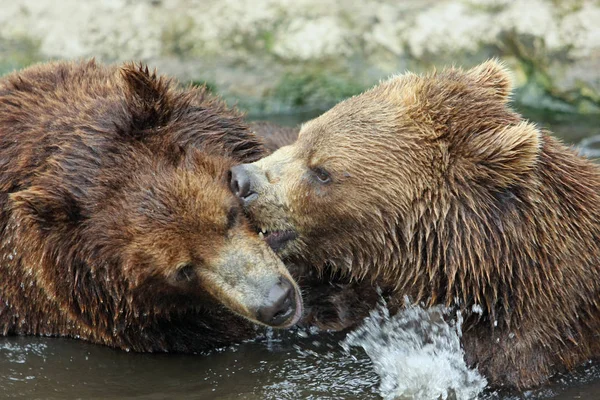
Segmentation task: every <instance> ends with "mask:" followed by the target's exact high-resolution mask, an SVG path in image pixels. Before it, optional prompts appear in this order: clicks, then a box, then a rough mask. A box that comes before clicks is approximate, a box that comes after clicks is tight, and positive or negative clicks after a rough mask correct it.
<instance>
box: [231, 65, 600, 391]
mask: <svg viewBox="0 0 600 400" xmlns="http://www.w3.org/2000/svg"><path fill="white" fill-rule="evenodd" d="M510 92H511V79H510V76H509V73H508V72H507V70H506V69H505V68H504V67H503V66H502V65H501V64H499V63H498V62H495V61H490V62H486V63H484V64H482V65H480V66H478V67H475V68H473V69H471V70H468V71H464V70H461V69H457V68H450V69H446V70H443V71H440V72H434V73H431V74H428V75H415V74H405V75H400V76H397V77H394V78H392V79H390V80H388V81H385V82H383V83H381V84H380V85H378V86H376V87H375V88H373V89H371V90H369V91H367V92H365V93H363V94H361V95H358V96H355V97H353V98H350V99H348V100H346V101H344V102H342V103H340V104H338V105H337V106H336V107H334V108H333V109H332V110H330V111H328V112H326V113H325V114H323V115H322V116H320V117H318V118H316V119H314V120H312V121H310V122H308V123H306V124H304V126H303V127H302V129H301V132H300V135H299V138H298V140H297V141H296V143H295V144H294V145H292V146H287V147H283V148H281V149H279V150H278V151H276V152H275V153H273V154H272V155H270V156H269V157H266V158H264V159H262V160H260V161H258V162H256V163H254V164H250V165H247V166H244V167H243V169H242V170H239V171H241V172H240V174H245V178H246V179H250V181H251V184H250V185H248V190H247V191H246V193H244V196H243V197H244V199H245V201H246V203H247V211H248V213H249V214H250V215H251V218H252V219H253V221H254V223H255V224H256V226H257V228H258V229H259V230H261V231H264V232H265V233H264V236H265V238H266V240H267V241H269V243H270V244H271V245H272V246H274V248H276V249H277V250H278V253H279V254H280V255H281V256H282V257H283V258H284V260H285V261H286V262H289V263H296V264H300V265H308V266H315V267H316V268H324V267H326V268H328V269H332V270H333V271H337V273H338V274H342V275H346V276H349V277H350V278H351V279H354V280H356V281H357V282H359V284H363V282H373V283H374V284H376V285H379V286H381V287H383V288H386V289H387V290H389V291H391V293H392V294H391V295H390V301H392V302H395V303H396V304H398V303H400V304H401V299H402V298H403V296H405V295H408V296H410V298H411V299H412V301H414V302H415V303H424V304H426V305H434V304H444V305H448V306H453V307H456V308H457V309H458V310H460V311H461V312H462V313H463V316H465V321H464V324H463V330H464V335H463V338H462V342H463V346H464V349H465V352H466V357H467V361H468V363H469V364H470V365H472V366H476V367H478V368H479V370H480V371H481V372H482V373H483V374H484V375H485V376H486V377H487V378H488V380H489V382H490V383H491V384H492V385H508V386H514V387H517V388H527V387H532V386H536V385H539V384H542V383H544V382H546V380H547V379H548V377H549V376H550V375H552V374H553V373H555V372H557V371H565V370H569V369H571V368H573V367H575V366H577V365H579V364H581V363H583V362H585V361H586V360H588V359H590V358H597V357H598V356H600V340H598V335H599V333H600V303H599V299H600V168H599V167H598V165H596V164H594V163H592V162H591V161H590V160H588V159H586V158H583V157H581V156H579V155H578V154H577V153H576V152H575V151H574V150H572V149H570V148H568V147H566V146H565V145H563V144H562V143H560V141H558V140H557V139H556V138H554V137H553V136H551V135H550V134H549V133H548V132H546V131H544V130H543V129H540V128H539V127H537V126H536V125H535V124H533V123H531V122H528V121H526V120H524V119H523V118H522V117H521V116H520V115H519V114H518V113H516V112H515V111H514V110H512V109H511V107H510V106H509V105H508V102H509V95H510ZM369 296H370V295H369ZM369 298H370V297H369ZM479 310H481V312H479ZM354 322H355V323H357V322H359V321H354Z"/></svg>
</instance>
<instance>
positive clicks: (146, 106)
mask: <svg viewBox="0 0 600 400" xmlns="http://www.w3.org/2000/svg"><path fill="white" fill-rule="evenodd" d="M121 76H122V77H123V80H124V81H125V87H126V101H127V104H126V106H127V109H128V112H129V114H130V125H131V126H130V127H127V129H126V131H127V133H128V134H130V135H133V136H135V137H141V136H144V135H145V134H147V133H148V132H147V131H148V130H151V129H153V128H155V127H159V126H161V125H164V124H165V123H166V122H167V121H168V120H169V118H170V117H171V113H172V109H171V98H170V97H171V96H170V93H169V87H170V83H171V82H170V81H169V80H168V79H165V78H162V77H157V75H156V71H152V72H150V71H149V70H148V67H147V66H144V65H141V64H140V65H135V64H127V65H125V66H124V67H122V68H121Z"/></svg>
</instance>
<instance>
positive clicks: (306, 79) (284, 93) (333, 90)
mask: <svg viewBox="0 0 600 400" xmlns="http://www.w3.org/2000/svg"><path fill="white" fill-rule="evenodd" d="M363 90H365V86H363V85H361V84H359V83H357V82H356V81H354V80H352V79H351V78H350V77H347V76H343V75H342V76H337V75H335V74H331V75H328V74H323V73H319V72H306V73H299V74H292V73H287V74H285V75H283V76H282V77H281V79H280V80H279V83H278V84H277V85H276V86H275V88H274V90H273V92H272V97H273V99H274V100H276V101H279V102H281V103H282V104H283V105H284V106H287V107H290V108H292V109H304V110H306V109H309V110H310V109H324V108H328V107H331V106H332V105H334V104H335V103H337V102H339V101H341V100H343V99H345V98H347V97H350V96H353V95H355V94H358V93H360V92H362V91H363Z"/></svg>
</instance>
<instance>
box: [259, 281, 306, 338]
mask: <svg viewBox="0 0 600 400" xmlns="http://www.w3.org/2000/svg"><path fill="white" fill-rule="evenodd" d="M297 302H298V301H297V299H296V291H295V290H294V286H293V285H292V283H291V282H290V281H289V280H288V279H287V278H283V277H282V278H281V279H280V280H279V282H278V283H277V284H275V285H274V286H273V287H272V288H271V289H270V290H269V294H268V296H267V300H266V302H265V304H264V305H262V306H261V307H260V308H259V309H258V310H257V313H256V317H257V319H258V320H259V321H260V322H262V323H263V324H266V325H269V326H274V327H280V326H283V325H293V324H294V323H295V322H297V318H295V314H296V311H297V309H298V306H297Z"/></svg>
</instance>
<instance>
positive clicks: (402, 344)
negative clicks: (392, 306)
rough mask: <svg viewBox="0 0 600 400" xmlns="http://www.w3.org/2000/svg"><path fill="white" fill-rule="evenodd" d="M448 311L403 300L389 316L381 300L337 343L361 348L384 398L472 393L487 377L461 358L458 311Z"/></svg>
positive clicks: (431, 398) (419, 399)
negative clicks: (423, 306)
mask: <svg viewBox="0 0 600 400" xmlns="http://www.w3.org/2000/svg"><path fill="white" fill-rule="evenodd" d="M449 317H451V316H450V315H449V310H447V309H444V308H443V307H433V308H429V309H423V308H421V307H419V306H412V305H410V304H409V303H408V301H406V304H405V308H404V309H402V310H401V311H400V312H399V313H398V314H396V315H395V316H393V317H391V316H390V314H389V311H388V309H387V307H386V306H385V304H382V305H380V307H378V308H377V309H376V310H374V311H372V312H371V314H370V316H369V317H368V318H366V319H365V321H364V324H363V325H362V326H361V327H359V328H358V329H357V330H355V331H354V332H351V333H350V334H348V336H347V338H346V339H345V341H344V342H343V344H342V346H343V347H344V349H345V350H346V351H350V348H351V347H361V348H363V349H364V350H365V352H366V353H367V355H368V356H369V358H370V359H371V361H372V363H373V368H374V370H375V372H376V373H377V374H378V375H379V377H380V379H381V382H380V386H379V392H380V395H381V396H382V397H383V398H384V399H416V400H438V399H444V400H446V399H456V400H467V399H476V398H477V397H478V396H479V395H480V394H481V392H482V391H483V389H484V388H485V386H486V384H487V382H486V380H485V378H483V377H482V376H481V375H480V374H479V373H478V372H477V370H476V369H470V368H468V367H467V365H466V363H465V361H464V351H463V350H462V348H461V346H460V337H461V334H462V333H461V323H462V318H461V316H460V314H458V315H457V316H456V319H455V320H448V318H449Z"/></svg>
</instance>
